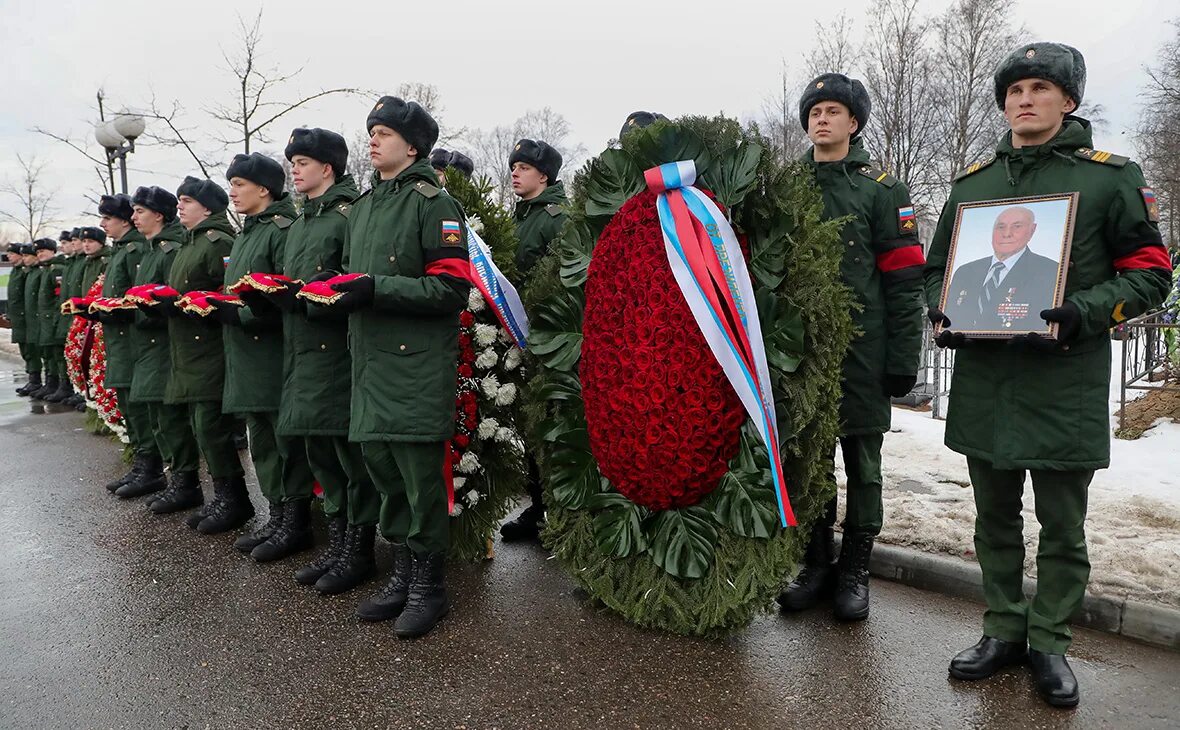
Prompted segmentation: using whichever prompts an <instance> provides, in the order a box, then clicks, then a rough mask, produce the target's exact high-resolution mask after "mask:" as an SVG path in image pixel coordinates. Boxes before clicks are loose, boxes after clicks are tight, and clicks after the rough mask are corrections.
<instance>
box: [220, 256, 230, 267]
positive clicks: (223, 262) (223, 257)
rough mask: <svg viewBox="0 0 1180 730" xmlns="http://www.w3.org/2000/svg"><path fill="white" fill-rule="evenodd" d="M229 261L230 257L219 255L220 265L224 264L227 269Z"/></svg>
mask: <svg viewBox="0 0 1180 730" xmlns="http://www.w3.org/2000/svg"><path fill="white" fill-rule="evenodd" d="M230 261H231V259H230V257H229V256H222V257H221V265H222V266H224V267H225V268H227V269H228V268H229V262H230Z"/></svg>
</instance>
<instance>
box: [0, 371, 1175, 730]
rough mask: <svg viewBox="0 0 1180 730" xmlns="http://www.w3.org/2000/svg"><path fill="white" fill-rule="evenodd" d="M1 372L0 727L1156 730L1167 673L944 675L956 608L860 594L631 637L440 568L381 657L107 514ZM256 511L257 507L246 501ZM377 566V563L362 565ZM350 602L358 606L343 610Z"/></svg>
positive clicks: (532, 576) (106, 499)
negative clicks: (1055, 695) (431, 611)
mask: <svg viewBox="0 0 1180 730" xmlns="http://www.w3.org/2000/svg"><path fill="white" fill-rule="evenodd" d="M12 383H13V377H12V375H11V373H10V372H9V371H8V368H0V454H2V457H0V464H2V468H0V505H2V508H0V617H2V621H0V727H3V728H107V727H110V728H116V727H118V728H122V727H128V728H171V727H183V728H206V727H208V728H291V727H316V728H318V727H332V728H336V727H339V728H351V727H363V728H382V727H397V728H417V727H421V728H550V727H559V728H583V727H599V728H632V727H636V728H686V727H707V728H793V727H807V728H812V727H885V728H926V727H947V728H962V727H1012V728H1032V727H1038V728H1039V727H1046V728H1052V727H1079V728H1082V727H1115V728H1140V727H1142V728H1149V727H1169V726H1170V727H1177V723H1180V692H1178V689H1180V655H1177V654H1174V653H1169V652H1166V651H1162V650H1158V649H1154V648H1150V647H1146V646H1142V645H1139V644H1136V643H1133V642H1130V641H1126V640H1123V639H1119V638H1114V637H1111V636H1108V635H1103V634H1097V633H1091V632H1086V631H1079V632H1078V637H1077V641H1076V643H1075V647H1074V651H1073V656H1074V660H1073V665H1074V667H1075V670H1076V671H1077V673H1078V675H1079V678H1080V680H1081V683H1082V688H1083V699H1082V705H1081V707H1080V708H1078V709H1077V710H1076V711H1072V712H1070V711H1060V710H1053V709H1051V708H1048V707H1047V706H1045V705H1043V704H1042V703H1041V701H1040V700H1039V699H1038V698H1037V697H1036V694H1035V692H1034V690H1033V688H1032V683H1031V680H1030V678H1029V675H1028V673H1027V671H1026V670H1024V669H1023V668H1016V669H1011V670H1008V671H1006V672H1005V673H1003V674H1001V675H999V676H997V677H995V678H993V679H991V680H989V681H985V682H982V683H970V684H969V683H955V682H952V681H950V680H948V678H947V675H946V664H947V661H948V659H949V658H950V656H951V655H952V654H953V653H954V652H955V651H956V650H958V649H960V648H963V647H965V646H967V645H970V644H971V643H973V642H974V641H975V640H976V639H977V638H978V636H979V628H978V626H979V615H980V608H979V607H978V606H977V605H975V604H972V603H968V602H964V601H960V600H954V599H948V598H944V597H941V596H938V595H933V594H929V593H923V592H920V591H916V590H913V589H910V588H906V587H903V586H899V585H894V584H889V583H884V582H880V581H878V582H876V583H874V586H873V592H874V605H873V613H872V616H871V617H870V618H869V619H868V621H866V622H864V623H861V624H856V625H839V624H836V623H834V622H833V621H832V620H831V619H830V617H829V616H828V614H827V612H826V611H824V610H818V609H817V610H816V611H813V612H811V613H809V614H806V615H803V616H798V617H790V618H784V617H780V616H778V615H774V614H768V615H766V616H765V617H762V618H760V619H758V620H757V621H755V623H754V624H753V625H752V626H751V627H750V628H749V629H747V630H745V631H742V632H740V633H738V634H736V635H734V636H732V637H730V638H728V639H725V640H720V641H705V640H697V639H685V638H679V637H675V636H669V635H662V634H658V633H653V632H646V631H640V630H637V629H635V628H632V627H631V626H629V625H627V624H625V623H623V622H622V621H620V620H618V619H616V618H615V617H613V616H611V615H609V614H606V613H603V612H601V611H600V610H599V609H597V608H596V607H595V605H594V604H593V603H592V602H590V601H588V600H587V599H585V598H583V597H580V596H579V595H577V594H576V593H575V592H574V590H573V586H572V584H571V583H570V581H569V580H568V579H567V578H566V577H565V576H564V574H563V573H562V572H561V570H560V568H559V566H558V565H556V564H555V563H554V562H552V561H547V560H546V554H545V553H544V551H543V550H542V549H540V548H538V547H518V546H497V553H496V558H495V560H493V561H490V562H487V563H484V564H482V565H465V566H457V567H455V568H453V569H452V574H451V588H452V592H453V596H454V599H455V608H454V612H453V613H452V615H451V617H450V618H448V619H447V620H446V621H445V622H444V623H443V624H442V625H441V627H440V628H439V629H438V630H436V631H435V632H434V633H433V634H432V635H430V636H429V637H427V638H425V639H423V640H420V641H417V642H404V641H398V640H397V639H396V638H394V636H393V634H392V631H391V630H390V627H388V626H386V625H380V624H378V625H364V624H360V623H359V622H358V621H357V620H356V619H355V618H354V617H353V610H354V607H355V604H356V602H357V601H358V600H359V599H360V598H361V597H363V596H364V595H366V594H367V592H368V590H369V588H364V589H361V590H360V591H358V592H355V593H354V594H353V595H346V596H341V597H335V598H324V597H320V596H318V595H316V594H315V592H314V591H311V590H309V589H305V588H303V587H300V586H298V585H296V584H295V583H294V581H293V580H292V579H291V572H292V571H293V570H294V568H295V567H297V566H298V565H300V564H301V563H302V560H303V557H302V556H301V557H296V558H292V559H289V560H287V561H284V562H281V563H277V564H271V565H269V566H260V565H257V564H254V563H253V562H252V561H250V560H249V559H248V558H247V557H245V556H243V555H241V554H239V553H237V552H236V551H234V550H233V549H232V548H231V547H230V544H231V542H232V539H233V538H232V536H220V537H203V536H199V535H198V534H196V533H195V532H194V531H192V530H189V529H188V528H187V527H185V526H184V525H183V523H182V522H181V519H180V517H177V516H173V517H167V518H158V517H154V516H152V515H150V514H149V513H147V511H146V510H145V509H144V506H143V505H142V504H138V503H135V502H123V501H120V500H117V499H115V498H112V497H111V496H110V495H109V494H108V493H107V492H106V491H105V490H104V489H103V488H102V486H101V485H102V484H103V483H105V482H106V481H107V480H109V479H110V478H113V477H115V476H117V475H118V474H120V473H122V471H123V466H122V464H121V463H120V462H119V460H118V456H117V451H116V449H115V448H114V446H113V444H111V443H110V442H109V441H107V440H105V439H102V438H99V437H96V436H92V435H90V434H88V433H86V432H84V431H82V430H81V421H82V417H81V415H80V414H77V413H70V412H60V413H48V414H44V413H31V412H30V411H31V409H30V405H29V403H28V401H25V400H17V399H15V397H14V396H12ZM255 497H256V499H259V498H258V497H257V495H255ZM381 562H382V566H383V567H384V566H386V565H387V564H388V555H387V553H386V552H385V551H384V549H382V552H381ZM356 593H359V594H360V595H356Z"/></svg>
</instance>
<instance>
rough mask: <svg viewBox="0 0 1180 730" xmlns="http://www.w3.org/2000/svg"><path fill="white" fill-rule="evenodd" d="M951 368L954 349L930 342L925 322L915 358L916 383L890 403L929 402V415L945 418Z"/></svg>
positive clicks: (931, 330) (931, 334) (931, 331)
mask: <svg viewBox="0 0 1180 730" xmlns="http://www.w3.org/2000/svg"><path fill="white" fill-rule="evenodd" d="M954 367H955V351H954V350H947V349H943V348H941V347H938V346H937V345H935V344H934V328H933V326H932V325H931V324H930V323H929V322H926V324H925V328H924V330H923V332H922V352H921V357H920V358H919V361H918V384H917V385H915V386H914V389H913V391H911V392H910V394H909V395H907V396H905V397H904V398H894V399H893V402H894V403H898V404H901V405H907V406H922V405H925V404H926V403H929V404H930V410H931V415H932V416H934V417H935V418H938V419H943V418H946V406H947V395H948V394H949V393H950V389H951V371H952V370H953V369H954Z"/></svg>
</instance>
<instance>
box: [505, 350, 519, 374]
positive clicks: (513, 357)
mask: <svg viewBox="0 0 1180 730" xmlns="http://www.w3.org/2000/svg"><path fill="white" fill-rule="evenodd" d="M521 355H522V353H521V351H520V348H519V347H517V346H516V345H513V346H512V347H510V348H508V352H506V353H504V369H505V370H515V369H517V368H518V367H520V363H521V360H522V357H521Z"/></svg>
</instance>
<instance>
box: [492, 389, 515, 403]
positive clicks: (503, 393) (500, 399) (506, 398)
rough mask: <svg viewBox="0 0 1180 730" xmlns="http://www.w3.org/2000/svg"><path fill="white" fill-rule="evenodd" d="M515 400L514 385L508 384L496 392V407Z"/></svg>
mask: <svg viewBox="0 0 1180 730" xmlns="http://www.w3.org/2000/svg"><path fill="white" fill-rule="evenodd" d="M514 400H516V385H515V384H513V383H508V384H507V385H501V386H500V389H499V390H498V391H496V405H498V406H506V405H509V404H510V403H512V402H513V401H514Z"/></svg>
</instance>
